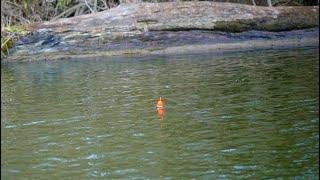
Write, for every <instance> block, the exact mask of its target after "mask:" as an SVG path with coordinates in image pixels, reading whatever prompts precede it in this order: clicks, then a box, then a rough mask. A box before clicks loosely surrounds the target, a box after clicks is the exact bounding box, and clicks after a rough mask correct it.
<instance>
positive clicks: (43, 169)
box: [1, 48, 319, 179]
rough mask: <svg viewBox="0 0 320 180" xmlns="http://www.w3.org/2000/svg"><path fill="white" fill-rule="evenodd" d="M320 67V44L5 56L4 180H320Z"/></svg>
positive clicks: (3, 116)
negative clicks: (160, 101)
mask: <svg viewBox="0 0 320 180" xmlns="http://www.w3.org/2000/svg"><path fill="white" fill-rule="evenodd" d="M318 74H319V53H318V49H317V48H316V49H312V48H311V49H293V50H281V51H271V50H270V51H267V50H266V51H255V52H238V53H227V54H219V55H218V54H211V55H210V54H207V55H200V56H199V55H184V56H157V57H139V58H119V57H114V58H97V59H91V60H70V61H50V62H49V61H41V62H34V63H20V64H19V63H8V64H2V65H1V177H3V178H4V179H25V178H27V177H29V178H30V179H37V178H38V179H56V178H58V179H65V178H68V179H76V178H79V179H94V178H95V177H103V179H105V178H108V179H110V178H111V179H113V178H130V179H133V178H137V179H159V178H160V179H181V178H183V179H190V178H196V179H234V178H236V177H237V178H244V179H247V178H253V179H261V178H276V177H280V178H284V179H287V178H303V179H317V178H318V176H319V170H318V169H319V165H318V163H319V160H318V159H319V149H318V146H319V130H318V127H319V110H318V109H319V77H318ZM159 96H162V97H164V98H165V100H166V108H165V115H164V117H159V116H158V115H157V112H156V109H155V105H154V100H155V99H157V98H159Z"/></svg>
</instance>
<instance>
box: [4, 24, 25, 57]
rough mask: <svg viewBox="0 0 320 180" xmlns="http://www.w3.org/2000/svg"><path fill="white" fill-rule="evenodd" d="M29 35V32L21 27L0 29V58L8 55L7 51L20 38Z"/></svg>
mask: <svg viewBox="0 0 320 180" xmlns="http://www.w3.org/2000/svg"><path fill="white" fill-rule="evenodd" d="M29 33H30V31H29V30H28V29H27V28H26V27H25V26H22V25H15V26H6V27H3V28H1V58H3V57H7V56H8V55H9V49H10V48H11V47H12V46H13V45H14V42H15V41H16V40H17V39H18V38H19V37H20V36H25V35H27V34H29Z"/></svg>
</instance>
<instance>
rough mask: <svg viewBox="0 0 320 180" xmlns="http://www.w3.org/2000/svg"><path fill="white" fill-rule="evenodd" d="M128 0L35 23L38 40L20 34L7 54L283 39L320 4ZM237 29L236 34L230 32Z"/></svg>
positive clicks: (313, 19) (315, 19)
mask: <svg viewBox="0 0 320 180" xmlns="http://www.w3.org/2000/svg"><path fill="white" fill-rule="evenodd" d="M134 1H135V2H136V0H134ZM130 2H131V1H130V0H129V1H126V2H124V3H122V4H121V5H120V6H118V7H117V8H114V9H110V10H109V11H104V12H99V13H94V14H89V15H83V16H77V17H73V18H67V19H59V20H56V21H51V22H45V23H42V24H37V25H33V26H32V29H33V30H34V31H35V34H37V33H38V34H40V35H37V37H36V38H37V39H36V40H33V39H32V38H33V37H32V36H29V37H24V40H23V42H28V43H25V44H23V43H22V44H21V43H20V44H19V48H16V51H15V52H14V53H13V56H11V57H10V58H11V59H23V58H29V56H30V55H29V54H26V52H28V51H26V48H28V49H29V50H30V51H32V52H38V56H37V57H40V58H41V54H43V53H44V52H46V53H48V52H47V51H45V50H44V49H45V48H50V52H51V54H50V56H51V55H52V56H55V55H56V54H60V55H61V54H63V53H65V54H68V55H70V54H71V55H72V54H74V55H79V53H83V54H86V53H87V54H92V53H90V52H92V51H94V52H97V51H99V52H100V51H103V53H102V54H105V51H108V54H110V55H113V54H119V52H121V53H124V54H132V53H137V52H139V53H146V52H150V51H151V52H154V51H160V50H163V49H168V48H173V47H177V46H186V45H191V46H192V45H193V44H198V45H199V44H202V45H206V44H217V43H222V44H223V43H237V42H239V41H243V40H246V39H247V40H261V39H264V40H276V39H279V38H281V33H277V32H278V31H288V30H294V29H305V28H313V27H318V26H319V8H318V7H261V6H250V5H241V4H232V3H215V2H205V1H198V2H165V3H130ZM247 31H250V33H247V35H246V36H245V35H239V33H240V32H244V33H245V32H247ZM257 31H269V32H274V33H273V34H272V33H271V34H268V33H257ZM221 32H225V33H224V34H223V33H221ZM235 32H237V33H238V34H237V35H234V34H232V33H235ZM318 32H319V30H318V29H315V30H313V33H315V34H317V35H318ZM263 34H264V35H263ZM265 34H267V35H265ZM47 36H49V37H47ZM232 36H233V37H232ZM284 36H286V35H285V34H284ZM234 37H237V38H234ZM291 37H293V36H291ZM26 38H27V39H28V38H30V39H31V40H26ZM240 38H243V39H241V40H240ZM39 42H43V46H36V44H37V43H38V44H37V45H39ZM312 43H313V44H314V42H312ZM193 47H194V46H193ZM173 49H177V48H173ZM67 51H68V52H67ZM111 51H112V52H111ZM52 52H53V53H52ZM170 52H171V51H170ZM121 53H120V54H121ZM95 54H99V53H95ZM46 55H48V54H46ZM60 55H59V56H60ZM32 56H34V53H32Z"/></svg>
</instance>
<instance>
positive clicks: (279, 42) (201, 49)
mask: <svg viewBox="0 0 320 180" xmlns="http://www.w3.org/2000/svg"><path fill="white" fill-rule="evenodd" d="M299 47H319V36H318V37H305V38H290V39H271V40H261V39H258V40H245V41H238V42H229V43H211V44H186V45H181V46H170V47H159V48H156V47H154V48H151V49H150V48H149V49H148V48H146V49H141V48H140V49H137V48H136V49H123V50H111V51H110V50H96V51H94V50H88V51H82V52H79V51H65V52H46V53H41V54H35V55H32V56H30V55H27V56H18V55H14V56H9V57H8V58H6V59H4V60H3V62H34V61H41V60H68V59H76V58H93V57H111V56H119V57H136V56H153V55H183V54H201V53H223V52H238V51H252V50H264V49H292V48H299Z"/></svg>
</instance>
